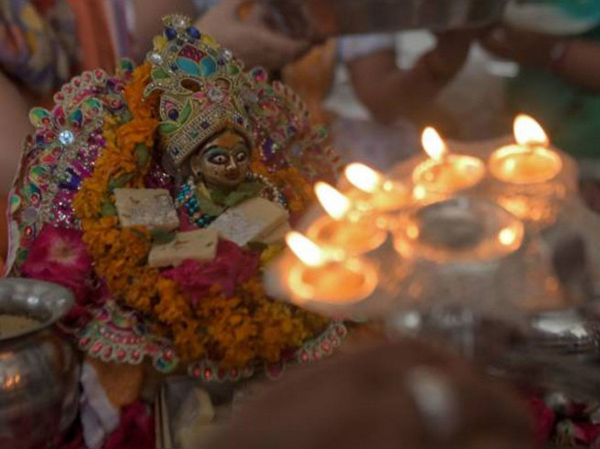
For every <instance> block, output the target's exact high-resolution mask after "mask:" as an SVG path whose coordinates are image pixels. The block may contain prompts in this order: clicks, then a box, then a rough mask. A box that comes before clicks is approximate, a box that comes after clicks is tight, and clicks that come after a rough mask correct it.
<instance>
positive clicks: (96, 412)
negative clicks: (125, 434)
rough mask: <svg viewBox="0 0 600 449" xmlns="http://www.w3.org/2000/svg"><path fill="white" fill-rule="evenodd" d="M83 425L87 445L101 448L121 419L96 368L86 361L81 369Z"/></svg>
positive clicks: (96, 448) (91, 448)
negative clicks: (105, 390)
mask: <svg viewBox="0 0 600 449" xmlns="http://www.w3.org/2000/svg"><path fill="white" fill-rule="evenodd" d="M81 384H82V386H83V394H82V396H81V425H82V427H83V438H84V440H85V445H86V447H88V448H90V449H100V448H101V447H102V445H103V444H104V441H105V440H106V438H107V437H108V436H109V435H110V434H111V433H113V432H114V431H115V430H117V428H118V427H119V423H120V420H121V417H120V413H119V410H118V409H116V408H115V407H114V406H113V405H112V403H111V402H110V400H109V399H108V396H106V393H105V392H104V388H103V387H102V384H101V383H100V380H99V379H98V375H97V374H96V370H95V369H94V368H93V367H92V366H91V365H90V364H89V363H84V364H83V369H82V371H81Z"/></svg>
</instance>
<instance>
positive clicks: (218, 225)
mask: <svg viewBox="0 0 600 449" xmlns="http://www.w3.org/2000/svg"><path fill="white" fill-rule="evenodd" d="M287 220H288V213H287V211H286V210H285V209H284V208H283V207H281V206H279V205H277V204H275V203H273V202H271V201H269V200H266V199H264V198H260V197H257V198H251V199H249V200H246V201H244V202H243V203H241V204H238V205H237V206H235V207H232V208H230V209H227V210H226V211H225V212H223V213H222V214H221V215H220V216H219V218H217V219H216V220H215V221H214V223H213V224H212V225H211V226H210V227H209V229H215V230H217V231H218V232H219V236H220V237H222V238H224V239H227V240H230V241H232V242H234V243H236V244H237V245H239V246H245V245H247V244H248V243H249V242H260V241H261V240H262V239H263V238H265V237H267V236H269V235H270V234H271V233H272V232H273V231H275V230H276V229H277V228H279V227H280V226H283V225H284V224H285V223H286V222H287Z"/></svg>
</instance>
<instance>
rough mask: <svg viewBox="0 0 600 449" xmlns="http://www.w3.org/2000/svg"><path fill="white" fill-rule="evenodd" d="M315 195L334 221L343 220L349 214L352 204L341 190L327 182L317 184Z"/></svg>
mask: <svg viewBox="0 0 600 449" xmlns="http://www.w3.org/2000/svg"><path fill="white" fill-rule="evenodd" d="M315 193H316V194H317V198H318V199H319V202H320V203H321V206H323V209H325V212H327V214H328V215H329V216H330V217H331V218H333V219H334V220H341V219H342V218H344V217H345V216H346V214H348V211H349V210H350V207H351V205H352V204H351V202H350V200H349V199H348V198H347V197H346V196H345V195H344V194H342V193H341V192H340V191H339V190H337V189H335V188H333V187H332V186H330V185H329V184H327V183H326V182H317V183H316V184H315Z"/></svg>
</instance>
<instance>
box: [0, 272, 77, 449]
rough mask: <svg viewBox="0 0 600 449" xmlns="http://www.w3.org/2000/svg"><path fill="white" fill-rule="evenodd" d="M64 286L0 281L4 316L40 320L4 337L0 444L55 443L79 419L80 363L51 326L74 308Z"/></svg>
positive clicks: (13, 448) (22, 447)
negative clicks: (77, 417)
mask: <svg viewBox="0 0 600 449" xmlns="http://www.w3.org/2000/svg"><path fill="white" fill-rule="evenodd" d="M72 305H73V295H72V294H71V293H70V292H69V291H68V290H66V289H64V288H62V287H59V286H57V285H54V284H49V283H46V282H38V281H33V280H28V279H2V280H0V315H15V316H21V317H27V318H30V319H33V320H35V321H37V323H36V324H33V325H31V326H27V328H25V329H22V330H19V331H17V332H14V333H11V334H4V336H2V335H0V447H2V448H10V449H29V448H37V447H51V445H52V442H53V441H54V440H55V439H56V437H57V436H58V435H59V434H60V433H61V432H62V431H65V430H66V429H67V428H68V427H69V426H70V425H71V424H72V422H73V420H74V419H75V416H76V415H77V410H78V403H79V397H78V396H79V386H78V379H79V363H78V359H77V357H76V353H75V351H74V349H73V347H72V346H71V345H70V344H69V343H68V342H67V341H66V340H64V339H63V338H62V337H60V336H59V335H58V334H57V333H56V332H55V331H54V330H53V324H54V323H56V322H57V321H58V320H60V319H61V318H62V317H63V316H64V315H65V314H66V313H67V312H68V311H69V310H70V308H71V307H72Z"/></svg>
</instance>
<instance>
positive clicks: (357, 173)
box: [344, 163, 382, 193]
mask: <svg viewBox="0 0 600 449" xmlns="http://www.w3.org/2000/svg"><path fill="white" fill-rule="evenodd" d="M344 173H345V174H346V178H347V179H348V181H350V184H352V185H353V186H354V187H356V188H357V189H359V190H362V191H363V192H366V193H373V192H375V190H377V187H378V186H379V184H380V183H381V179H382V176H381V174H380V173H378V172H377V171H375V170H373V169H372V168H370V167H367V166H366V165H364V164H357V163H354V164H350V165H348V166H347V167H346V170H345V172H344Z"/></svg>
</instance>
